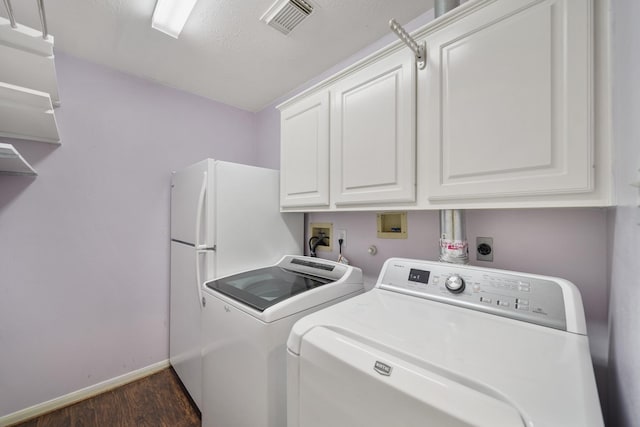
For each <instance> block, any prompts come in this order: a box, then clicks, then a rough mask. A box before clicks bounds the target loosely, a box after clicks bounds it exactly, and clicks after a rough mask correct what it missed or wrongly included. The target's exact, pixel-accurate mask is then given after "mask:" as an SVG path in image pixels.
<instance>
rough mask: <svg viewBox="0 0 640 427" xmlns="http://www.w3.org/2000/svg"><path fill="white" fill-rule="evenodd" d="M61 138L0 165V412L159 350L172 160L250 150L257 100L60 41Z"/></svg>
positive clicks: (25, 148) (27, 146) (252, 160)
mask: <svg viewBox="0 0 640 427" xmlns="http://www.w3.org/2000/svg"><path fill="white" fill-rule="evenodd" d="M56 68H57V72H58V81H59V87H60V93H61V98H62V107H61V108H59V109H58V110H56V117H57V119H58V123H59V126H60V130H61V135H62V142H63V145H62V146H60V147H56V146H53V145H48V144H42V143H34V142H23V141H17V140H11V141H9V142H11V143H14V144H15V145H16V146H17V147H18V149H19V150H20V151H21V152H22V153H23V154H24V156H25V157H26V159H27V160H28V161H30V162H32V164H33V165H34V167H35V168H36V170H37V171H38V172H39V176H38V177H37V178H35V179H32V178H26V177H13V176H0V417H1V416H3V415H6V414H9V413H12V412H15V411H18V410H21V409H24V408H26V407H28V406H31V405H34V404H38V403H41V402H44V401H47V400H49V399H52V398H56V397H59V396H62V395H64V394H67V393H70V392H73V391H76V390H78V389H81V388H84V387H87V386H90V385H93V384H96V383H98V382H100V381H104V380H107V379H111V378H113V377H116V376H119V375H122V374H125V373H128V372H131V371H134V370H136V369H139V368H142V367H145V366H148V365H150V364H153V363H155V362H159V361H163V360H166V359H167V357H168V336H169V334H168V315H169V310H168V307H169V180H170V171H171V170H176V169H179V168H182V167H183V166H186V165H188V164H190V163H192V162H195V161H198V160H201V159H203V158H206V157H213V158H218V159H223V160H229V161H235V162H240V163H249V164H256V163H257V160H258V159H257V154H256V153H257V152H256V146H255V134H256V124H255V117H254V114H252V113H248V112H244V111H241V110H237V109H234V108H231V107H228V106H225V105H222V104H217V103H214V102H212V101H210V100H206V99H204V98H199V97H196V96H193V95H189V94H186V93H184V92H180V91H177V90H174V89H169V88H165V87H162V86H159V85H157V84H155V83H151V82H148V81H144V80H140V79H138V78H134V77H131V76H128V75H125V74H122V73H119V72H116V71H112V70H109V69H106V68H103V67H100V66H97V65H92V64H89V63H87V62H84V61H81V60H78V59H75V58H72V57H69V56H65V55H61V54H59V55H58V56H57V58H56Z"/></svg>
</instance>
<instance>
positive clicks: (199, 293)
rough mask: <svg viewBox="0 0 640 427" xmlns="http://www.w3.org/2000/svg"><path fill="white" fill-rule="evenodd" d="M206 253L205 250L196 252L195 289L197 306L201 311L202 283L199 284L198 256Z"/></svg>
mask: <svg viewBox="0 0 640 427" xmlns="http://www.w3.org/2000/svg"><path fill="white" fill-rule="evenodd" d="M207 252H208V251H207V250H205V249H199V250H198V249H197V250H196V288H198V306H200V309H202V306H203V302H202V301H203V300H202V283H201V282H200V255H202V254H206V253H207Z"/></svg>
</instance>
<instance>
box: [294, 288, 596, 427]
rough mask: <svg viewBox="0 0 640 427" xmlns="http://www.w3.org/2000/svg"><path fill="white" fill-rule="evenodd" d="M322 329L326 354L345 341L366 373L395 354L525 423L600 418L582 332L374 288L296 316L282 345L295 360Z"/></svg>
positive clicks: (587, 421) (593, 421)
mask: <svg viewBox="0 0 640 427" xmlns="http://www.w3.org/2000/svg"><path fill="white" fill-rule="evenodd" d="M320 330H324V331H325V332H327V334H325V335H326V336H324V335H323V337H322V338H323V339H322V340H321V341H322V344H320V347H322V349H323V352H324V353H325V354H326V355H335V354H339V352H340V350H339V348H338V347H339V345H340V344H339V343H345V342H348V343H350V345H351V347H352V348H354V349H355V348H360V349H363V351H362V352H360V353H361V354H369V355H370V357H371V360H362V361H361V363H362V364H363V368H362V369H366V370H367V371H368V372H370V373H371V374H372V375H376V376H378V375H379V373H377V372H374V369H375V362H376V361H380V362H382V363H383V364H387V365H389V367H390V368H391V369H394V367H395V362H394V358H395V359H397V360H402V361H404V362H403V363H405V362H408V364H413V365H416V366H419V367H420V368H421V369H425V370H426V371H430V372H432V373H435V374H437V375H439V376H442V377H445V378H446V379H448V380H449V381H452V382H455V383H457V384H460V385H464V386H465V387H468V388H471V389H473V390H475V391H477V392H481V393H484V394H486V395H489V396H491V397H492V398H495V399H498V400H501V401H503V402H505V403H507V404H508V406H510V407H513V408H517V410H518V412H519V413H520V414H521V415H522V417H523V419H524V420H525V422H526V423H527V424H526V425H535V426H549V427H552V426H583V427H585V426H602V425H603V421H602V414H601V412H600V404H599V400H598V394H597V390H596V386H595V379H594V375H593V366H592V364H591V357H590V354H589V345H588V340H587V337H586V336H584V335H578V334H574V333H568V332H564V331H560V330H557V329H552V328H548V327H544V326H540V325H534V324H530V323H526V322H522V321H519V320H514V319H509V318H505V317H500V316H495V315H492V314H488V313H483V312H478V311H474V310H468V309H466V308H462V307H457V306H453V305H449V304H443V303H440V302H436V301H431V300H427V299H422V298H415V297H412V296H408V295H402V294H399V293H396V292H391V291H388V290H384V289H378V288H375V289H372V290H371V291H369V292H367V293H365V294H363V295H360V296H356V297H354V298H351V299H349V300H347V301H344V302H342V303H339V304H336V305H333V306H331V307H328V308H326V309H324V310H321V311H319V312H317V313H312V314H310V315H308V316H306V317H304V318H303V319H301V320H300V321H298V322H297V323H296V324H295V325H294V326H293V328H292V332H291V335H290V336H289V340H288V342H287V345H288V348H289V351H290V352H291V353H293V354H297V355H299V358H300V363H301V364H302V363H306V362H305V361H307V362H308V360H307V353H306V351H307V349H310V348H312V341H316V342H319V341H317V340H316V338H318V337H320ZM314 331H315V332H314ZM329 336H331V337H332V338H330V339H329V338H328V337H329ZM307 339H309V340H308V341H307ZM331 342H334V343H336V345H335V346H334V345H333V344H331ZM307 344H309V345H307ZM365 350H366V351H365ZM332 357H334V356H332ZM319 363H323V362H322V359H319ZM358 363H360V362H358ZM380 369H384V366H382V365H381V367H380ZM392 375H393V374H392ZM363 396H367V392H365V393H364V395H363ZM364 399H366V397H364Z"/></svg>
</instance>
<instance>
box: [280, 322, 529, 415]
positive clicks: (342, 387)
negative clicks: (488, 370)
mask: <svg viewBox="0 0 640 427" xmlns="http://www.w3.org/2000/svg"><path fill="white" fill-rule="evenodd" d="M294 359H297V361H298V362H299V366H298V368H299V369H298V371H297V375H298V376H297V384H295V385H294V384H292V385H293V389H297V390H296V392H297V396H295V397H293V396H289V397H290V398H292V397H293V399H290V404H293V405H297V408H289V414H290V419H289V421H293V423H290V424H289V427H293V426H296V425H298V426H300V427H326V426H332V427H338V426H344V427H354V426H362V427H365V426H366V427H388V426H421V427H422V426H439V427H442V426H446V427H463V426H464V427H471V426H473V427H501V426H505V427H507V426H508V427H517V426H524V425H525V424H524V421H523V417H522V416H521V414H520V412H519V411H518V410H517V409H516V408H515V406H514V405H513V404H512V403H511V402H509V401H508V400H507V399H506V397H504V396H501V395H500V394H499V393H497V392H495V391H493V390H492V389H490V388H489V387H487V386H485V385H482V384H478V383H475V382H474V381H472V380H466V379H462V378H455V374H454V373H450V372H447V371H444V370H442V369H438V368H437V367H435V366H430V365H429V362H428V361H420V360H416V359H412V358H411V356H407V355H403V354H400V353H399V352H397V351H394V350H393V349H389V348H387V349H383V348H381V347H379V346H378V345H375V344H374V343H370V342H366V341H365V340H364V339H362V338H360V337H354V336H353V335H352V334H350V333H348V332H344V333H340V332H337V331H334V330H330V329H328V328H324V327H316V328H314V329H312V330H310V331H309V332H308V333H307V334H305V336H304V337H303V341H302V345H301V352H300V356H299V357H297V358H296V357H294ZM294 363H295V362H294ZM289 372H290V373H291V372H292V371H291V370H289ZM294 382H295V380H294ZM290 384H291V383H290ZM296 401H297V402H296ZM296 419H297V423H296V421H295V420H296Z"/></svg>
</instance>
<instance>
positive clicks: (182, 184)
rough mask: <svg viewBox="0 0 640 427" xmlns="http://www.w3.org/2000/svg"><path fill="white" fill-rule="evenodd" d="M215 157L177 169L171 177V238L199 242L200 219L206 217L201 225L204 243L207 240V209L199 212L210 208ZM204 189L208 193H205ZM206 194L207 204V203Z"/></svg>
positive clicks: (193, 243)
mask: <svg viewBox="0 0 640 427" xmlns="http://www.w3.org/2000/svg"><path fill="white" fill-rule="evenodd" d="M213 164H214V161H213V160H211V159H206V160H203V161H201V162H198V163H196V164H194V165H191V166H189V167H188V168H186V169H184V170H181V171H179V172H175V173H174V174H173V176H172V179H171V239H172V240H177V241H180V242H184V243H187V244H191V245H195V243H196V228H197V224H196V220H197V219H198V217H200V218H203V219H204V221H205V222H204V223H202V224H201V225H200V232H201V233H202V235H201V238H200V240H201V241H202V243H209V242H207V241H206V240H207V239H206V233H207V231H208V230H207V224H206V218H207V217H208V216H209V215H206V212H205V213H204V215H203V214H201V213H199V212H198V210H199V209H200V210H201V211H202V210H203V209H206V208H207V205H206V199H207V196H208V190H209V188H208V187H209V185H210V183H209V181H210V178H211V177H212V175H213ZM203 192H204V193H203ZM203 197H204V201H205V204H204V205H203Z"/></svg>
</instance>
